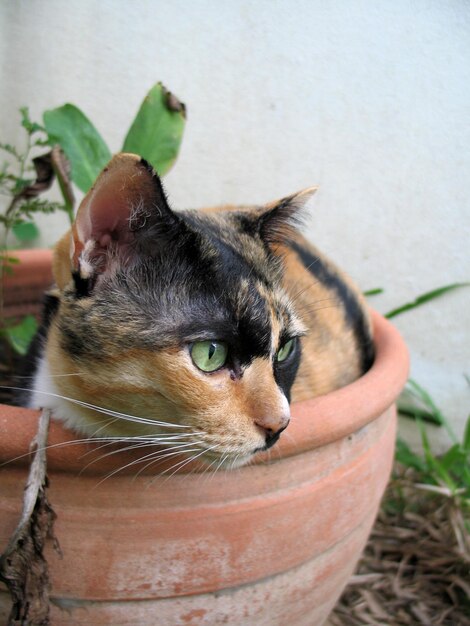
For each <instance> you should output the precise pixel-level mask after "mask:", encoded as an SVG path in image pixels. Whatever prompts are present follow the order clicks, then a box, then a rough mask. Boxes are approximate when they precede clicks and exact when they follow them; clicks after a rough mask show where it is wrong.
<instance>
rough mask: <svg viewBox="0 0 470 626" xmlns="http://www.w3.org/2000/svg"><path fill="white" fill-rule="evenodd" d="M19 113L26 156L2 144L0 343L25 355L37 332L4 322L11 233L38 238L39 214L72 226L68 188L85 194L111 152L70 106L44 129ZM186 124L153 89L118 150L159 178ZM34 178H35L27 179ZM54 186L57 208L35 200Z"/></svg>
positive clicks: (32, 324)
mask: <svg viewBox="0 0 470 626" xmlns="http://www.w3.org/2000/svg"><path fill="white" fill-rule="evenodd" d="M20 112H21V116H22V117H21V124H22V126H23V128H24V129H25V132H26V136H27V141H26V147H25V150H24V151H23V152H20V151H18V150H17V149H16V148H15V147H13V146H11V145H9V144H0V149H2V150H3V151H4V152H5V153H7V155H8V157H9V161H7V162H5V163H4V165H3V167H2V169H1V170H0V193H1V194H3V195H4V196H6V197H7V198H8V200H7V208H6V210H5V211H4V213H3V214H0V226H3V234H2V237H1V239H0V315H1V318H0V321H1V326H0V336H3V337H5V338H6V339H7V340H8V342H9V344H10V345H11V346H12V347H13V348H14V350H15V351H17V352H19V353H20V354H25V353H26V351H27V349H28V345H29V343H30V340H31V339H32V337H33V336H34V334H35V332H36V330H37V323H36V321H35V319H34V317H32V316H28V317H26V318H24V319H22V320H19V321H18V320H5V319H4V316H3V277H4V276H5V275H6V274H12V273H13V272H14V266H15V264H16V263H17V262H18V260H17V259H16V258H15V256H14V254H11V253H10V252H9V249H10V246H9V238H10V235H11V234H12V233H13V234H14V235H15V237H16V238H17V239H18V240H19V241H20V242H24V243H26V242H30V241H33V240H34V239H35V238H36V237H37V236H38V234H39V230H38V227H37V225H36V224H35V222H34V217H35V215H36V214H37V213H53V212H55V211H57V210H63V211H66V213H67V214H68V216H69V219H70V222H72V221H73V208H74V194H73V190H72V185H71V182H72V181H73V183H74V184H75V185H77V187H78V188H79V189H80V190H81V191H83V192H85V193H86V192H87V191H88V190H89V188H90V187H91V186H92V184H93V183H94V181H95V179H96V177H97V176H98V174H99V173H100V171H101V170H102V169H103V167H104V166H105V165H106V163H107V162H108V161H109V160H110V159H111V151H110V149H109V148H108V146H107V145H106V143H105V141H104V140H103V138H102V137H101V135H100V134H99V132H98V131H97V130H96V128H95V127H94V125H93V124H92V122H91V121H90V120H89V119H88V118H87V117H86V115H85V114H84V113H83V112H82V111H80V109H79V108H78V107H76V106H75V105H73V104H64V105H63V106H61V107H58V108H56V109H52V110H50V111H46V112H45V113H44V115H43V121H44V125H41V124H38V123H36V122H32V121H31V119H30V117H29V112H28V109H27V108H26V107H24V108H22V109H21V110H20ZM185 119H186V108H185V106H184V104H182V103H181V102H180V101H179V100H178V99H177V98H176V97H175V96H174V95H173V94H172V93H170V92H169V91H167V90H166V89H165V87H163V85H162V84H161V83H157V84H156V85H154V86H153V87H152V88H151V89H150V91H149V92H148V94H147V95H146V97H145V99H144V101H143V102H142V105H141V107H140V109H139V111H138V113H137V115H136V117H135V119H134V121H133V122H132V124H131V126H130V129H129V131H128V133H127V135H126V138H125V140H124V143H123V146H122V150H123V151H127V152H135V153H136V154H139V155H141V156H142V157H143V158H145V159H146V160H147V161H148V162H149V163H150V164H151V165H152V166H153V167H154V168H155V169H156V170H157V172H159V174H160V175H164V174H166V173H167V172H168V170H169V169H170V168H171V167H172V166H173V164H174V162H175V160H176V158H177V156H178V152H179V149H180V145H181V140H182V137H183V131H184V126H185ZM46 147H47V148H48V151H47V152H46V153H45V154H42V155H40V156H36V157H35V158H31V152H32V150H34V149H36V150H37V149H39V148H46ZM64 155H65V156H64ZM15 166H16V167H15ZM32 172H35V178H32V177H31V173H32ZM54 179H57V181H58V184H59V187H60V190H61V193H62V199H63V201H62V202H59V203H58V202H51V201H50V200H47V199H43V198H39V197H38V196H39V195H40V194H42V193H43V192H45V191H47V190H48V189H49V188H50V187H51V185H52V184H53V182H54Z"/></svg>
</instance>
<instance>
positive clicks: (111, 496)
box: [0, 314, 408, 626]
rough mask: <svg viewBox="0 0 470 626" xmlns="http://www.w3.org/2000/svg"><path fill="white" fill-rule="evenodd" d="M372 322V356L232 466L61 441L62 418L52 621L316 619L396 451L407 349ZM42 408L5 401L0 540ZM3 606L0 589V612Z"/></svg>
mask: <svg viewBox="0 0 470 626" xmlns="http://www.w3.org/2000/svg"><path fill="white" fill-rule="evenodd" d="M374 326H375V340H376V346H377V358H376V361H375V363H374V366H373V367H372V369H371V370H370V371H369V372H368V373H367V374H366V375H365V376H363V377H362V378H361V379H360V380H358V381H356V382H355V383H353V384H352V385H349V386H348V387H345V388H343V389H341V390H339V391H336V392H334V393H332V394H328V395H326V396H323V397H320V398H316V399H313V400H310V401H306V402H302V403H297V404H294V405H293V406H292V415H293V419H292V422H291V424H290V426H289V428H288V430H287V431H286V433H285V434H284V435H283V436H282V437H281V441H280V442H279V444H277V445H276V446H275V447H274V448H273V449H272V450H271V454H270V455H269V456H268V455H266V454H265V455H259V457H258V458H257V459H256V463H255V464H253V465H251V466H248V467H243V468H240V469H237V470H234V471H232V472H225V471H220V472H217V473H213V472H212V473H208V472H206V473H204V472H202V473H201V472H200V473H198V472H197V471H194V470H200V469H201V468H198V467H197V466H195V465H193V466H191V467H190V466H189V465H186V466H184V467H182V468H181V472H180V473H178V472H176V473H174V474H173V473H172V472H173V470H169V471H167V472H166V473H163V474H155V471H156V469H155V467H154V466H152V467H149V468H147V469H145V470H144V471H142V472H140V473H139V470H141V469H142V466H140V465H134V464H131V465H129V464H130V463H132V462H133V461H134V460H135V457H133V456H132V455H131V454H130V453H128V452H118V453H114V451H113V454H111V455H107V456H105V457H103V455H104V454H107V453H108V452H109V451H110V448H109V447H106V448H102V447H100V445H101V444H96V443H95V444H90V443H86V444H76V445H62V444H64V443H65V442H67V441H71V440H75V439H76V436H75V435H74V434H73V433H71V432H70V431H67V430H65V429H64V428H62V426H61V425H60V424H58V423H53V424H52V426H51V430H50V436H49V443H50V445H51V446H53V447H51V448H50V449H49V451H48V470H49V478H50V489H49V499H50V501H51V503H52V505H53V507H54V510H55V512H56V513H57V515H58V518H57V521H56V524H55V532H56V534H57V537H58V539H59V541H60V544H61V548H62V551H63V554H64V556H63V558H62V559H60V558H59V557H58V556H57V555H56V554H55V553H54V552H53V550H52V549H49V551H48V554H47V558H48V562H49V566H50V572H51V580H52V592H51V598H52V603H53V605H52V610H51V623H52V624H53V625H54V626H56V625H57V626H60V625H62V624H64V625H65V624H74V625H75V624H77V625H78V624H83V625H85V624H86V625H90V624H93V625H97V626H98V625H100V624H113V625H117V624H119V625H124V624H127V625H131V624H139V626H154V625H155V624H158V625H159V626H166V625H168V626H170V625H171V626H173V625H175V624H176V625H179V624H182V625H185V624H193V625H196V624H198V625H199V624H200V625H203V624H204V625H209V624H210V625H216V624H229V625H232V626H251V625H253V626H263V625H266V626H267V625H269V626H276V625H277V626H285V625H286V624H290V625H291V624H292V625H298V626H316V625H320V624H322V623H323V622H324V621H325V619H326V618H327V616H328V614H329V613H330V611H331V609H332V607H333V606H334V604H335V602H336V600H337V599H338V597H339V595H340V593H341V590H342V589H343V587H344V585H345V584H346V582H347V580H348V577H349V576H350V574H351V572H352V571H353V569H354V566H355V564H356V562H357V560H358V558H359V556H360V553H361V551H362V548H363V546H364V544H365V542H366V540H367V536H368V534H369V532H370V528H371V526H372V523H373V520H374V518H375V515H376V512H377V508H378V505H379V502H380V498H381V496H382V494H383V491H384V489H385V486H386V483H387V480H388V476H389V473H390V469H391V465H392V460H393V450H394V441H395V425H396V419H395V408H394V406H393V403H394V401H395V399H396V397H397V395H398V394H399V392H400V390H401V389H402V387H403V385H404V383H405V381H406V377H407V373H408V355H407V351H406V347H405V346H404V343H403V341H402V339H401V337H400V335H399V334H398V332H397V331H396V330H395V329H394V328H393V326H392V325H391V324H390V323H389V322H387V321H386V320H384V319H383V318H381V317H380V316H379V315H377V314H374ZM37 415H38V414H37V412H35V411H30V410H27V409H20V408H15V407H7V406H5V405H1V407H0V442H1V443H0V463H3V464H4V465H2V466H1V469H0V494H1V496H0V497H1V501H2V505H1V510H0V550H1V549H2V548H3V547H5V546H6V544H7V542H8V538H9V536H10V535H11V533H12V532H13V530H14V528H15V526H16V524H17V522H18V518H19V514H20V511H21V498H22V491H23V485H24V481H25V478H26V475H27V464H26V457H25V456H21V455H25V454H27V452H28V449H29V444H30V441H31V439H32V437H33V436H34V434H35V432H36V428H37ZM18 457H21V458H18ZM13 459H16V460H13ZM5 463H6V464H5ZM172 463H174V460H173V462H172ZM124 466H126V467H124ZM119 468H124V469H122V470H121V471H117V472H116V470H119ZM158 471H159V472H164V471H165V467H164V466H162V465H159V466H158ZM189 471H192V473H185V472H189ZM111 474H112V475H111ZM9 606H10V603H9V598H8V595H7V594H6V592H4V591H2V589H1V588H0V618H1V617H4V619H5V620H6V616H7V615H8V612H9Z"/></svg>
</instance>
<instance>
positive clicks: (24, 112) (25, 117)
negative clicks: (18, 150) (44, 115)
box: [20, 107, 45, 135]
mask: <svg viewBox="0 0 470 626" xmlns="http://www.w3.org/2000/svg"><path fill="white" fill-rule="evenodd" d="M20 114H21V126H23V128H25V129H26V131H27V132H28V133H29V134H30V135H32V134H33V133H37V132H38V131H44V130H45V128H44V127H43V126H41V125H40V124H37V123H36V122H32V121H31V118H30V117H29V109H28V107H21V108H20Z"/></svg>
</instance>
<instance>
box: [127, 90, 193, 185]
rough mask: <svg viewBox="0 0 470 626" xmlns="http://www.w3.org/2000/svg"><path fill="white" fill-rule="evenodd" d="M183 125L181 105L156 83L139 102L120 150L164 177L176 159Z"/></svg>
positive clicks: (182, 108)
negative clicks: (135, 157) (141, 159)
mask: <svg viewBox="0 0 470 626" xmlns="http://www.w3.org/2000/svg"><path fill="white" fill-rule="evenodd" d="M184 125H185V107H184V105H183V104H182V103H180V102H179V101H178V100H177V99H176V98H175V96H173V95H172V94H171V93H170V92H169V91H167V90H166V89H165V88H164V87H163V85H162V84H161V83H158V84H156V85H154V86H153V87H152V89H151V90H150V91H149V92H148V94H147V95H146V97H145V99H144V101H143V102H142V105H141V107H140V109H139V112H138V113H137V116H136V118H135V120H134V121H133V122H132V125H131V127H130V129H129V132H128V133H127V137H126V139H125V140H124V145H123V148H122V149H123V151H124V152H133V153H135V154H138V155H140V156H141V157H143V158H144V159H145V160H146V161H148V162H149V163H150V164H151V165H152V166H153V167H154V169H155V170H156V171H157V172H158V174H159V175H160V176H164V175H165V174H166V172H168V170H169V169H170V168H171V167H172V165H173V163H174V162H175V160H176V157H177V156H178V152H179V148H180V144H181V140H182V137H183V131H184Z"/></svg>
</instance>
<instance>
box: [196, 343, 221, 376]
mask: <svg viewBox="0 0 470 626" xmlns="http://www.w3.org/2000/svg"><path fill="white" fill-rule="evenodd" d="M189 352H190V354H191V358H192V360H193V363H194V365H195V366H196V367H198V368H199V369H200V370H202V371H203V372H215V371H216V370H218V369H220V368H221V367H223V366H224V365H225V362H226V360H227V355H228V347H227V344H226V343H223V342H222V341H196V342H195V343H193V344H192V346H191V347H190V349H189Z"/></svg>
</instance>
